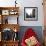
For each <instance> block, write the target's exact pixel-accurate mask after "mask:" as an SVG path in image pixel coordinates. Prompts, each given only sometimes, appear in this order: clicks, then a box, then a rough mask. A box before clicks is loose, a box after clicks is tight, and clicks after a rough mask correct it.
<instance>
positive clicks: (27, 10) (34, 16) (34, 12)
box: [24, 7, 38, 21]
mask: <svg viewBox="0 0 46 46" xmlns="http://www.w3.org/2000/svg"><path fill="white" fill-rule="evenodd" d="M24 20H26V21H37V20H38V8H37V7H24Z"/></svg>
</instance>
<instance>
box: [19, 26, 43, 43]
mask: <svg viewBox="0 0 46 46" xmlns="http://www.w3.org/2000/svg"><path fill="white" fill-rule="evenodd" d="M28 28H32V29H33V30H34V31H35V32H36V34H37V37H38V39H39V41H40V42H41V43H43V36H42V35H43V33H42V32H43V30H42V26H21V27H20V31H19V39H20V42H21V40H22V38H23V35H24V33H25V31H26V30H27V29H28Z"/></svg>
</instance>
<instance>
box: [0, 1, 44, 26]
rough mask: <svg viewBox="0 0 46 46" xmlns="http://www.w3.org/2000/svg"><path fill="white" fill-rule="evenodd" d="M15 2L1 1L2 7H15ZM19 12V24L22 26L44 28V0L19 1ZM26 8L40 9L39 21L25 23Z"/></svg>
mask: <svg viewBox="0 0 46 46" xmlns="http://www.w3.org/2000/svg"><path fill="white" fill-rule="evenodd" d="M14 1H15V0H9V1H8V0H0V6H2V7H4V6H5V7H7V6H8V7H9V6H15V3H14ZM17 3H18V6H19V7H20V10H19V15H20V16H19V24H20V26H43V24H44V23H43V20H44V18H43V17H44V16H43V6H42V0H21V1H20V0H17ZM24 7H38V21H24Z"/></svg>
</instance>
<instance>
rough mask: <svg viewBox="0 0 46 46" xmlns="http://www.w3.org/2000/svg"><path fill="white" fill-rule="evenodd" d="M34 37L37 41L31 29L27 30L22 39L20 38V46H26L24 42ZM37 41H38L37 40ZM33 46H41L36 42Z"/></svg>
mask: <svg viewBox="0 0 46 46" xmlns="http://www.w3.org/2000/svg"><path fill="white" fill-rule="evenodd" d="M32 36H34V37H35V38H36V39H37V35H36V33H35V32H34V31H33V29H31V28H28V29H27V30H26V32H25V34H24V37H23V38H22V42H21V46H27V45H26V43H25V40H26V39H28V38H30V37H32ZM37 41H38V40H37ZM35 46H41V44H40V42H39V41H38V42H37V44H36V45H35Z"/></svg>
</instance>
